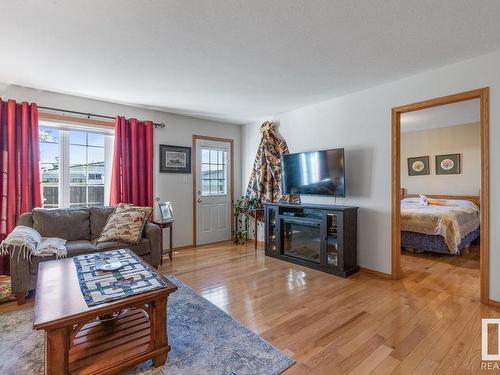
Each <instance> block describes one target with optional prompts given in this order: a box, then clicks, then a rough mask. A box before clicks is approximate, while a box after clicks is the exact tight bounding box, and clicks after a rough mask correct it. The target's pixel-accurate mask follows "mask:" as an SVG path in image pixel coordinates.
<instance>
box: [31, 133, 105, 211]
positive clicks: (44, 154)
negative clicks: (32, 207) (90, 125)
mask: <svg viewBox="0 0 500 375" xmlns="http://www.w3.org/2000/svg"><path fill="white" fill-rule="evenodd" d="M111 144H112V136H111V135H109V134H107V133H102V132H97V131H93V130H92V131H91V130H80V129H79V128H77V129H76V130H71V129H70V130H68V129H66V128H57V127H53V126H43V125H41V126H40V160H41V168H42V188H43V205H44V207H46V208H53V207H90V206H104V205H105V204H108V202H107V199H106V196H107V194H106V183H107V182H109V181H107V180H109V177H110V176H107V173H106V171H107V170H109V168H108V167H109V166H108V165H107V163H111V155H108V154H110V152H111Z"/></svg>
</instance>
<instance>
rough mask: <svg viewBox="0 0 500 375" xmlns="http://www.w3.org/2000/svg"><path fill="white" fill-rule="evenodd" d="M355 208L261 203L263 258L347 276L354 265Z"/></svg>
mask: <svg viewBox="0 0 500 375" xmlns="http://www.w3.org/2000/svg"><path fill="white" fill-rule="evenodd" d="M357 211H358V208H357V207H348V206H330V205H320V204H297V203H265V204H264V217H265V252H266V255H268V256H271V257H274V258H278V259H282V260H286V261H289V262H292V263H296V264H300V265H302V266H306V267H311V268H314V269H317V270H320V271H324V272H329V273H332V274H335V275H337V276H342V277H347V276H349V275H352V274H353V273H355V272H357V271H358V270H359V267H358V264H357Z"/></svg>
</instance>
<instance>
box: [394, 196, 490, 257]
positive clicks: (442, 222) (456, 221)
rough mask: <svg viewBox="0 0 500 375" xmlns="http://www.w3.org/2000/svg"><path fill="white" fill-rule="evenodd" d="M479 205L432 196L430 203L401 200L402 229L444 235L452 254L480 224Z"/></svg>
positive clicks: (409, 199)
mask: <svg viewBox="0 0 500 375" xmlns="http://www.w3.org/2000/svg"><path fill="white" fill-rule="evenodd" d="M479 222H480V216H479V208H478V207H477V206H476V205H475V204H474V203H472V202H469V201H464V200H447V199H429V205H427V206H424V205H421V204H420V201H419V199H413V198H407V199H403V200H402V201H401V230H402V231H408V232H417V233H424V234H429V235H440V236H442V237H443V238H444V242H445V243H446V245H447V246H448V249H449V250H450V252H451V253H452V254H457V253H458V245H459V244H460V242H461V240H462V238H464V237H465V236H466V235H468V234H469V233H470V232H472V231H474V230H476V229H477V228H478V227H479Z"/></svg>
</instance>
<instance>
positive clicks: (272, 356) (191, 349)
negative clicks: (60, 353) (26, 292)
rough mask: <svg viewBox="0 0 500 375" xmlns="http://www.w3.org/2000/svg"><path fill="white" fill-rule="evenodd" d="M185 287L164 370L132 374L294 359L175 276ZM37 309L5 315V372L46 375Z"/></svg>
mask: <svg viewBox="0 0 500 375" xmlns="http://www.w3.org/2000/svg"><path fill="white" fill-rule="evenodd" d="M169 278H170V279H171V280H172V281H173V282H174V283H175V284H177V285H178V287H179V289H178V291H177V292H175V293H173V294H171V295H170V297H169V302H168V336H169V344H170V345H171V346H172V350H171V351H170V353H169V356H168V359H167V362H166V364H165V366H164V367H163V368H154V367H152V364H151V361H148V362H145V363H143V364H141V365H140V366H138V367H136V368H133V369H130V370H128V371H126V372H125V374H127V375H132V374H155V375H156V374H169V375H177V374H190V375H197V374H199V375H205V374H207V375H208V374H210V375H212V374H213V375H217V374H220V375H229V374H235V375H246V374H260V375H266V374H268V375H274V374H279V373H281V372H282V371H284V370H285V369H286V368H288V367H290V366H291V365H292V364H293V363H294V361H293V360H291V359H290V358H288V357H287V356H286V355H285V354H283V353H282V352H280V351H278V350H277V349H276V348H274V347H273V346H271V345H270V344H269V343H268V342H266V341H264V340H263V339H262V338H261V337H260V336H258V335H256V334H254V333H253V332H251V331H250V330H248V329H247V328H246V327H244V326H243V325H242V324H240V323H239V322H238V321H236V320H234V319H233V318H231V317H230V316H229V315H227V314H226V313H225V312H224V311H222V310H220V309H219V308H218V307H216V306H215V305H213V304H212V303H210V302H209V301H207V300H206V299H204V298H203V297H201V296H200V295H198V294H197V293H195V292H194V291H193V290H192V289H190V288H189V287H188V286H186V285H185V284H184V283H182V282H181V281H179V280H178V279H176V278H175V277H172V276H169ZM32 321H33V311H32V309H31V308H30V309H25V310H20V311H16V312H11V313H6V314H2V315H0V337H1V338H2V339H1V340H0V358H2V359H3V360H2V361H1V362H0V374H5V375H7V374H23V375H24V374H30V375H36V374H43V371H44V368H43V366H44V364H43V348H44V346H43V332H41V331H33V330H32Z"/></svg>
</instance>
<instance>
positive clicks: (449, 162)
mask: <svg viewBox="0 0 500 375" xmlns="http://www.w3.org/2000/svg"><path fill="white" fill-rule="evenodd" d="M454 166H455V163H454V162H453V160H451V159H444V160H443V161H442V162H441V168H443V169H444V170H445V171H449V170H450V169H452V168H453V167H454Z"/></svg>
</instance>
